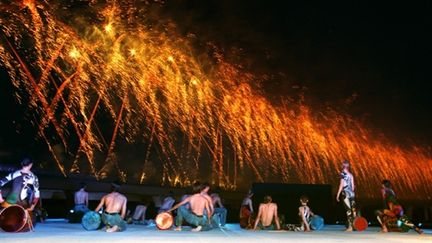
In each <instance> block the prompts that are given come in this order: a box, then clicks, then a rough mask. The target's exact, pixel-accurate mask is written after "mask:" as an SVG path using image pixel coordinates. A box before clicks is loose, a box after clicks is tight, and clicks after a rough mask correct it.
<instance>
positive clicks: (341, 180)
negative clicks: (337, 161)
mask: <svg viewBox="0 0 432 243" xmlns="http://www.w3.org/2000/svg"><path fill="white" fill-rule="evenodd" d="M342 189H343V179H340V182H339V189H338V192H337V193H336V201H337V202H339V196H340V194H341V192H342Z"/></svg>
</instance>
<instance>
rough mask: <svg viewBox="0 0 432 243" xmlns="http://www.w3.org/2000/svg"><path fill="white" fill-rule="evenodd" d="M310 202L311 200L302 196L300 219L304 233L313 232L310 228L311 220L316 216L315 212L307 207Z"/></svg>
mask: <svg viewBox="0 0 432 243" xmlns="http://www.w3.org/2000/svg"><path fill="white" fill-rule="evenodd" d="M308 202H309V198H308V197H307V196H304V195H303V196H301V197H300V204H301V206H300V207H299V217H300V225H301V226H300V229H301V230H304V231H311V228H310V219H311V217H312V216H314V214H313V212H312V211H311V210H310V208H309V206H308V205H307V204H308Z"/></svg>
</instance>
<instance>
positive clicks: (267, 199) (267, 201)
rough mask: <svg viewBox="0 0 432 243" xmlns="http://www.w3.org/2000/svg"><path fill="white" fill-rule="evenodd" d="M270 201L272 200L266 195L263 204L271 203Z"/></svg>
mask: <svg viewBox="0 0 432 243" xmlns="http://www.w3.org/2000/svg"><path fill="white" fill-rule="evenodd" d="M272 200H273V199H272V197H271V196H268V195H267V196H265V197H264V203H271V202H272Z"/></svg>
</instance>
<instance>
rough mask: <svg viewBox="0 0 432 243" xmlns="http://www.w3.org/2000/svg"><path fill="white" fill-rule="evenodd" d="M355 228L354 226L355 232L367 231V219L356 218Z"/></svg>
mask: <svg viewBox="0 0 432 243" xmlns="http://www.w3.org/2000/svg"><path fill="white" fill-rule="evenodd" d="M353 226H354V229H355V230H357V231H363V230H365V229H367V227H368V222H367V220H366V219H365V218H363V217H361V216H357V217H355V218H354V222H353Z"/></svg>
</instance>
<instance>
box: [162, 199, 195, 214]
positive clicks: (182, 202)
mask: <svg viewBox="0 0 432 243" xmlns="http://www.w3.org/2000/svg"><path fill="white" fill-rule="evenodd" d="M190 198H191V197H190V196H189V197H187V198H185V199H184V200H183V201H181V202H179V203H177V204H176V205H174V207H172V208H171V209H169V210H168V211H167V212H168V213H169V212H172V211H174V210H176V209H177V208H179V207H180V206H182V205H185V204H186V203H188V202H189V201H190Z"/></svg>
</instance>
